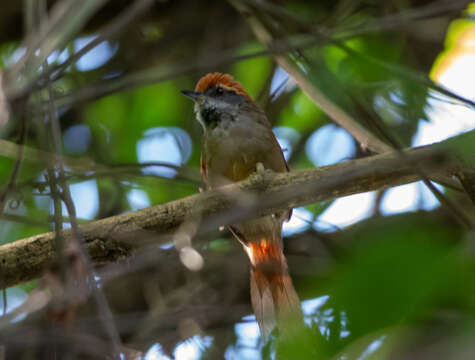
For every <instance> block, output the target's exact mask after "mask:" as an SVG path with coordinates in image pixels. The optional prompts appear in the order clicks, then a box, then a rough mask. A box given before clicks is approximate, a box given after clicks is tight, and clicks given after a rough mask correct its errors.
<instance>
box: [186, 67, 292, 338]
mask: <svg viewBox="0 0 475 360" xmlns="http://www.w3.org/2000/svg"><path fill="white" fill-rule="evenodd" d="M182 92H183V94H185V95H186V96H188V97H190V98H191V99H192V100H193V101H194V103H195V107H194V109H195V113H196V117H197V120H198V121H199V123H200V124H201V125H202V127H203V130H204V134H203V145H202V152H201V176H202V179H203V182H204V184H205V186H206V187H207V188H209V189H213V188H217V187H219V186H222V185H226V184H229V183H233V182H237V181H240V180H244V179H245V178H247V177H248V176H249V175H251V174H252V173H254V172H255V171H256V168H262V167H263V168H264V169H270V170H272V171H274V172H285V171H289V168H288V166H287V163H286V161H285V158H284V155H283V153H282V149H281V148H280V146H279V143H278V142H277V139H276V138H275V136H274V134H273V132H272V129H271V125H270V123H269V120H268V119H267V117H266V115H265V113H264V112H263V111H262V110H261V109H260V107H259V106H258V105H257V104H256V103H254V101H253V100H252V99H251V97H250V96H249V95H248V94H247V92H246V91H245V90H244V89H243V87H242V86H241V84H240V83H239V82H237V81H234V80H233V78H232V76H231V75H228V74H222V73H211V74H207V75H205V76H203V77H202V78H201V79H200V80H199V81H198V83H197V84H196V87H195V90H194V91H182ZM289 217H290V212H289V211H286V212H282V213H278V214H273V215H268V216H263V217H259V218H255V219H251V220H246V221H243V222H241V223H239V224H234V225H232V226H230V227H229V230H230V231H231V232H232V233H233V235H234V236H235V237H236V238H237V239H238V240H239V241H240V242H241V243H242V244H243V247H244V249H245V251H246V253H247V254H248V256H249V259H250V263H251V271H250V272H251V276H250V278H251V279H250V287H251V302H252V307H253V309H254V314H255V315H256V319H257V321H258V323H259V327H260V330H261V334H262V335H263V336H264V337H267V336H268V335H269V334H270V333H271V331H272V330H273V329H274V327H275V326H276V325H277V326H280V325H281V323H283V322H285V321H284V319H287V318H289V317H293V316H296V317H301V312H300V302H299V298H298V296H297V293H296V291H295V289H294V286H293V284H292V280H291V278H290V276H289V273H288V270H287V261H286V259H285V257H284V254H283V245H282V235H281V230H282V223H283V222H284V221H285V220H287V219H288V218H289Z"/></svg>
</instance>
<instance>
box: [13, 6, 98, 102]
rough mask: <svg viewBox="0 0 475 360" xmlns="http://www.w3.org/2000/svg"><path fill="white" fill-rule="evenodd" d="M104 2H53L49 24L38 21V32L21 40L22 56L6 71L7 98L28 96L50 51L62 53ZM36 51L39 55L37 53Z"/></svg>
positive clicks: (31, 33)
mask: <svg viewBox="0 0 475 360" xmlns="http://www.w3.org/2000/svg"><path fill="white" fill-rule="evenodd" d="M106 1H107V0H84V1H75V0H62V1H58V2H56V3H55V5H54V7H53V9H52V10H51V11H50V15H49V17H48V21H41V25H40V28H39V29H38V31H34V32H30V33H29V34H28V36H27V38H26V40H25V41H24V44H23V46H24V47H25V49H26V52H25V55H23V56H22V58H21V59H20V60H19V61H18V62H17V63H16V64H15V65H14V66H13V67H12V68H11V69H9V70H8V73H7V76H8V78H9V79H10V81H9V82H8V84H7V85H8V86H6V90H5V91H6V93H7V97H8V98H9V99H14V98H18V97H22V96H25V95H27V94H28V92H29V89H30V88H31V86H32V84H34V82H35V80H36V79H37V78H38V77H39V76H40V72H38V69H39V68H40V66H41V65H42V64H43V63H44V62H45V60H46V59H47V58H48V56H49V55H50V54H51V52H52V51H53V50H55V49H56V50H61V49H62V48H63V47H64V46H65V45H66V43H67V42H68V41H70V40H71V38H72V36H73V35H74V34H75V33H77V31H78V30H79V29H81V28H82V26H84V24H85V23H86V21H87V20H88V19H89V18H90V17H91V16H92V15H94V14H95V12H96V11H97V10H98V9H99V8H100V7H101V6H102V5H103V4H104V3H105V2H106ZM37 51H38V52H37Z"/></svg>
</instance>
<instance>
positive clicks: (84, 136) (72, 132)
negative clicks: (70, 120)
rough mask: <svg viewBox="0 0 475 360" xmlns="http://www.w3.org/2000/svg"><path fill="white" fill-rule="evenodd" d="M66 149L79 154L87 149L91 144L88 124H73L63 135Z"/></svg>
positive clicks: (69, 152) (68, 151)
mask: <svg viewBox="0 0 475 360" xmlns="http://www.w3.org/2000/svg"><path fill="white" fill-rule="evenodd" d="M63 143H64V149H65V150H66V152H67V153H68V154H72V155H77V154H82V153H85V152H86V151H87V149H88V148H89V145H90V144H91V131H90V130H89V127H88V126H87V125H82V124H79V125H73V126H71V127H69V128H68V129H66V131H65V132H64V135H63Z"/></svg>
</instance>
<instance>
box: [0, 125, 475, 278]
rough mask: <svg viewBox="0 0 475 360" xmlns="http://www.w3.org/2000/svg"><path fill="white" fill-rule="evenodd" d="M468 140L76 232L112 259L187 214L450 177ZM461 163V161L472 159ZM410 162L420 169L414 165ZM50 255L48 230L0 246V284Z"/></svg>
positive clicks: (38, 268) (258, 209)
mask: <svg viewBox="0 0 475 360" xmlns="http://www.w3.org/2000/svg"><path fill="white" fill-rule="evenodd" d="M473 143H475V131H471V132H469V133H466V134H463V135H460V136H457V137H455V138H451V139H449V140H446V141H444V142H441V143H438V144H434V145H430V146H425V147H420V148H414V149H409V150H406V151H405V154H406V157H407V158H409V159H411V161H403V160H401V157H400V155H399V154H397V153H395V152H390V153H385V154H380V155H376V156H372V157H367V158H362V159H357V160H350V161H347V162H343V163H338V164H335V165H331V166H325V167H321V168H315V169H307V170H300V171H294V172H290V173H279V174H273V175H272V177H271V178H268V177H266V176H264V178H261V177H260V176H257V175H256V176H251V177H250V178H248V179H247V180H244V181H242V182H239V183H237V184H233V185H228V186H225V187H222V188H221V189H218V190H216V191H209V192H205V193H201V194H196V195H192V196H189V197H186V198H184V199H180V200H176V201H172V202H169V203H166V204H162V205H156V206H152V207H150V208H147V209H143V210H139V211H135V212H130V213H126V214H121V215H117V216H113V217H110V218H106V219H102V220H98V221H93V222H90V223H88V224H85V225H83V226H81V227H80V229H79V230H80V234H81V236H82V238H83V239H84V241H85V243H86V245H87V247H88V251H89V253H90V256H91V259H92V261H93V262H95V263H96V264H98V263H105V262H111V261H116V260H118V259H120V258H124V257H125V256H128V255H130V254H131V252H132V250H133V249H134V248H138V247H140V246H143V244H144V242H147V241H148V242H153V243H165V242H170V241H171V240H172V239H173V238H172V236H171V235H172V234H173V232H175V231H176V230H177V228H178V227H179V226H180V225H181V224H183V223H184V222H185V221H189V220H190V219H199V218H201V219H204V221H202V222H201V226H200V232H206V231H209V230H211V229H215V228H217V227H218V226H219V225H226V224H230V223H235V222H237V221H242V220H243V219H246V218H251V217H254V216H259V215H264V214H270V213H274V212H275V211H277V210H280V209H285V208H292V207H296V206H302V205H307V204H310V203H314V202H319V201H326V200H331V199H335V198H338V197H341V196H347V195H351V194H356V193H362V192H367V191H372V190H378V189H382V188H388V187H391V186H396V185H401V184H406V183H410V182H414V181H417V180H420V175H419V173H420V172H419V170H420V168H422V169H424V171H425V172H426V173H428V174H430V175H434V174H435V175H444V176H447V175H454V174H457V173H459V172H460V169H461V166H462V165H461V160H460V159H459V157H458V156H457V154H459V153H461V152H462V151H463V153H470V152H468V151H466V150H467V149H466V147H465V145H467V144H473ZM448 154H451V156H448ZM463 161H464V162H463V166H464V167H466V166H467V164H469V165H470V166H473V164H474V163H475V161H474V159H472V158H470V159H463ZM415 164H416V165H417V167H418V168H419V169H415V168H414V167H415ZM266 178H267V179H266ZM250 193H252V194H254V195H253V196H251V195H249V194H250ZM246 195H247V196H246ZM243 199H244V200H243ZM245 200H248V201H245ZM63 235H64V238H65V240H66V241H67V239H69V238H70V237H72V234H71V232H70V231H69V230H66V231H64V234H63ZM54 259H55V252H54V233H51V232H50V233H45V234H39V235H35V236H32V237H29V238H25V239H21V240H18V241H15V242H13V243H9V244H6V245H3V246H0V274H1V276H2V277H3V282H2V283H3V284H5V285H4V286H7V287H8V286H13V285H15V284H18V283H21V282H24V281H28V280H31V279H33V278H37V277H39V276H41V274H42V271H43V269H45V267H46V266H48V265H50V264H51V263H52V262H53V261H54Z"/></svg>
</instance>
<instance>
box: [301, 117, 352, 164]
mask: <svg viewBox="0 0 475 360" xmlns="http://www.w3.org/2000/svg"><path fill="white" fill-rule="evenodd" d="M305 150H306V153H307V156H308V158H309V159H310V161H311V162H312V163H313V164H314V165H315V166H325V165H331V164H335V163H337V162H340V161H342V160H347V159H350V158H351V157H352V156H353V155H354V154H355V150H356V148H355V144H354V141H353V138H352V137H351V135H350V134H349V133H348V132H347V131H346V130H344V129H342V128H340V127H338V126H336V125H333V124H328V125H324V126H322V127H321V128H319V129H318V130H317V131H315V132H314V133H313V134H312V135H310V137H309V138H308V140H307V143H306V145H305Z"/></svg>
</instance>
